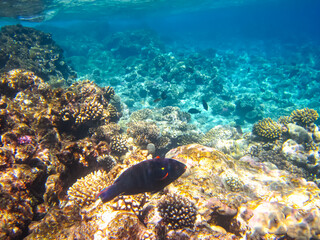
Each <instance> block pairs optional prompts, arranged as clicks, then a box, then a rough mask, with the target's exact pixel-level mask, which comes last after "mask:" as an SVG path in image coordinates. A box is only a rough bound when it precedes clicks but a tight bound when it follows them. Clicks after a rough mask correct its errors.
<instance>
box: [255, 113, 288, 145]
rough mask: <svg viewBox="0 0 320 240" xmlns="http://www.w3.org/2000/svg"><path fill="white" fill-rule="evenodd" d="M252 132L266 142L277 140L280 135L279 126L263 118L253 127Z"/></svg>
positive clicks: (269, 119)
mask: <svg viewBox="0 0 320 240" xmlns="http://www.w3.org/2000/svg"><path fill="white" fill-rule="evenodd" d="M252 132H253V133H254V134H256V135H257V136H259V137H262V138H263V139H264V140H266V141H274V140H276V139H279V138H280V137H281V134H282V130H281V126H280V124H278V123H276V122H275V121H273V120H272V119H271V118H265V119H262V120H260V121H259V122H258V123H255V124H254V125H253V129H252Z"/></svg>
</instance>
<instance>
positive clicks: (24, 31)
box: [0, 24, 76, 86]
mask: <svg viewBox="0 0 320 240" xmlns="http://www.w3.org/2000/svg"><path fill="white" fill-rule="evenodd" d="M15 68H23V69H28V70H30V71H33V72H34V73H35V74H36V75H38V76H39V77H41V78H42V79H43V80H44V81H46V82H48V81H49V82H50V83H52V84H55V85H58V86H59V85H60V86H61V85H63V84H65V83H66V81H67V80H69V81H70V80H72V79H75V77H76V73H75V72H74V71H73V70H72V69H71V67H70V66H68V64H67V63H66V62H65V60H64V57H63V50H62V49H61V48H60V47H59V46H57V45H56V43H55V42H54V41H53V39H52V37H51V35H50V34H48V33H44V32H41V31H39V30H36V29H33V28H29V27H23V26H22V25H19V24H18V25H11V26H4V27H2V28H1V31H0V72H7V71H10V70H13V69H15Z"/></svg>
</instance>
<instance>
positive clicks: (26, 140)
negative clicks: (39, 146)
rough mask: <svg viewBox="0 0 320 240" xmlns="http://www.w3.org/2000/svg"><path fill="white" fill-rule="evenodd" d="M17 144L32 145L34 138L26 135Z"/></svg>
mask: <svg viewBox="0 0 320 240" xmlns="http://www.w3.org/2000/svg"><path fill="white" fill-rule="evenodd" d="M17 142H18V144H19V145H25V144H30V143H31V142H32V137H31V136H29V135H24V136H21V137H19V138H18V140H17Z"/></svg>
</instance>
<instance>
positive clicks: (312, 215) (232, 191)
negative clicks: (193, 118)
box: [27, 144, 320, 240]
mask: <svg viewBox="0 0 320 240" xmlns="http://www.w3.org/2000/svg"><path fill="white" fill-rule="evenodd" d="M166 157H172V158H175V159H177V160H180V161H182V162H184V163H185V164H187V165H188V170H187V172H186V173H185V174H184V175H182V176H181V178H179V179H178V180H177V181H175V182H173V183H172V184H171V185H169V186H168V187H167V188H165V189H164V190H163V191H161V192H159V193H157V194H154V195H152V196H151V197H150V196H146V195H143V194H139V195H136V196H119V197H117V198H116V199H114V200H112V201H110V202H108V203H105V204H102V202H101V201H100V200H98V201H96V202H94V201H92V200H93V195H95V194H98V191H97V192H94V191H93V192H90V191H92V190H93V189H96V187H95V186H94V184H95V181H92V180H89V179H95V178H94V177H93V176H95V175H96V177H99V176H100V175H101V172H100V173H99V172H96V173H94V174H91V175H88V177H86V178H85V179H88V181H83V180H81V185H79V186H78V187H77V192H78V193H79V192H83V193H81V194H80V195H79V194H78V195H77V199H78V200H80V198H81V199H87V198H88V196H86V195H87V194H88V191H86V189H91V190H90V191H89V192H90V201H88V202H86V204H85V205H83V204H81V205H79V204H77V202H79V201H78V200H77V201H75V200H74V199H75V198H74V194H73V193H72V191H73V190H74V189H75V186H76V185H74V186H73V187H71V188H70V190H69V193H70V201H69V202H68V203H67V204H66V205H65V207H64V208H62V209H60V210H59V213H60V214H61V215H62V216H64V215H65V217H64V218H63V217H60V219H62V220H61V222H60V223H59V224H60V226H63V228H60V229H58V228H57V227H54V226H56V225H57V224H58V223H56V224H53V223H51V224H52V226H53V227H52V228H50V226H49V225H48V224H44V222H48V221H49V220H50V219H51V220H52V221H53V222H54V220H53V219H52V215H54V214H56V211H57V210H54V211H53V210H51V211H50V212H49V214H48V215H47V216H46V217H45V218H44V219H43V220H42V222H43V223H41V222H40V223H38V225H32V226H34V228H33V231H32V233H31V235H30V236H28V237H27V239H40V238H41V237H42V238H48V239H50V237H48V236H49V235H50V234H52V229H54V233H55V237H56V239H63V237H64V236H65V235H66V234H69V236H80V234H84V235H85V236H86V237H88V238H90V239H212V238H217V239H241V238H247V239H263V238H266V239H278V238H282V237H283V238H286V239H305V240H307V239H310V238H312V239H320V234H319V232H320V224H319V223H320V210H319V206H320V197H319V194H320V189H319V188H318V187H317V186H316V185H315V184H314V183H313V182H307V181H306V180H305V179H303V178H296V177H294V176H292V175H291V174H290V173H288V172H286V171H284V170H279V169H277V168H275V167H272V166H271V165H267V164H264V163H259V162H256V161H255V160H254V159H252V158H248V157H247V158H243V159H241V160H234V159H232V158H231V157H228V156H227V155H225V154H223V153H221V152H219V151H217V150H215V149H213V148H209V147H204V146H201V145H198V144H192V145H186V146H182V147H178V148H175V149H172V150H171V151H170V152H169V153H168V154H167V155H166ZM145 158H146V156H145V155H144V152H143V151H139V150H137V151H133V152H131V153H130V154H129V155H128V156H127V157H126V159H125V160H124V163H123V164H121V165H118V169H114V170H112V171H111V172H110V173H108V177H107V178H108V179H115V178H116V176H117V175H118V174H120V173H121V172H122V171H123V170H124V169H125V168H127V167H128V166H130V165H132V164H134V163H136V162H139V161H141V160H143V159H145ZM99 174H100V175H99ZM101 176H102V175H101ZM86 184H88V186H87V187H86ZM96 184H98V185H99V184H101V183H100V181H97V183H96ZM81 189H82V190H81ZM71 193H72V194H71ZM80 202H81V201H80ZM72 209H73V210H72ZM51 212H52V213H51ZM70 212H73V217H70ZM183 216H184V217H185V219H183V218H182V217H183ZM55 221H57V220H55ZM67 221H68V224H66V223H67ZM173 224H174V225H173ZM80 226H81V227H80ZM169 226H173V227H169Z"/></svg>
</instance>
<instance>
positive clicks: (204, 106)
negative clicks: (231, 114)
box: [202, 99, 208, 111]
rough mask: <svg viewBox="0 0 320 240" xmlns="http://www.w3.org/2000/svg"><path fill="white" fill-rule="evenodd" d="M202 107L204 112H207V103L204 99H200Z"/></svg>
mask: <svg viewBox="0 0 320 240" xmlns="http://www.w3.org/2000/svg"><path fill="white" fill-rule="evenodd" d="M202 106H203V108H204V109H205V110H206V111H208V103H207V102H206V101H205V100H204V99H202Z"/></svg>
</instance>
